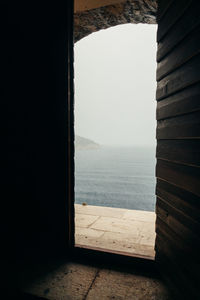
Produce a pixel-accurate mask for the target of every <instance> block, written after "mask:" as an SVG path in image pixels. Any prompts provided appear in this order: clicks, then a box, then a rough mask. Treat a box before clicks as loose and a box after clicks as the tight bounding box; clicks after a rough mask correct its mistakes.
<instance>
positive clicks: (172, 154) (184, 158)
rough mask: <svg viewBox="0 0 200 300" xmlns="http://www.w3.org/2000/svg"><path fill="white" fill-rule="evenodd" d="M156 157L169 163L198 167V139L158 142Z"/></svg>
mask: <svg viewBox="0 0 200 300" xmlns="http://www.w3.org/2000/svg"><path fill="white" fill-rule="evenodd" d="M156 157H157V158H158V159H164V160H167V161H171V162H178V163H182V164H186V165H193V166H199V167H200V139H197V140H158V142H157V149H156Z"/></svg>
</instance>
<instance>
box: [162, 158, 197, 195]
mask: <svg viewBox="0 0 200 300" xmlns="http://www.w3.org/2000/svg"><path fill="white" fill-rule="evenodd" d="M156 176H157V177H158V178H160V179H162V180H165V181H167V182H169V183H172V184H174V185H175V186H177V187H180V188H182V189H184V190H186V191H188V192H191V193H193V194H195V195H197V196H200V184H199V178H200V168H197V167H191V166H184V165H179V164H176V163H171V162H168V161H164V160H160V159H158V160H157V165H156Z"/></svg>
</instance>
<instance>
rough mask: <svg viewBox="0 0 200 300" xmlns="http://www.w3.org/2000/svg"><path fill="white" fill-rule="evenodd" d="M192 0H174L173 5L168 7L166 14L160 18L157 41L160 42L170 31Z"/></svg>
mask: <svg viewBox="0 0 200 300" xmlns="http://www.w3.org/2000/svg"><path fill="white" fill-rule="evenodd" d="M192 2H193V1H192V0H182V1H181V2H180V1H174V3H173V5H170V6H169V7H168V9H167V12H166V13H165V15H164V16H163V17H162V19H160V20H159V28H158V33H157V42H159V41H160V40H161V39H162V38H163V36H164V35H165V34H166V33H167V32H168V31H169V29H170V28H171V27H172V26H173V25H174V23H175V22H176V21H177V20H178V19H179V18H180V17H181V16H182V14H183V13H184V12H185V10H186V9H188V7H189V6H190V4H191V3H192ZM165 9H166V6H165ZM169 16H170V17H169Z"/></svg>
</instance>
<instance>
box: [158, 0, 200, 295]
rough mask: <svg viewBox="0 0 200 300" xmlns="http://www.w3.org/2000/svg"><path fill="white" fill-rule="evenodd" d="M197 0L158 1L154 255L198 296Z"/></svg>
mask: <svg viewBox="0 0 200 300" xmlns="http://www.w3.org/2000/svg"><path fill="white" fill-rule="evenodd" d="M199 14H200V3H199V1H189V0H174V1H164V0H159V1H158V34H157V41H158V51H157V61H158V65H157V94H156V98H157V154H156V155H157V167H156V176H157V187H156V195H157V204H156V213H157V220H156V233H157V237H156V261H157V263H158V265H159V267H160V270H161V272H162V274H163V275H164V277H165V278H166V280H167V281H168V283H169V284H170V286H171V287H172V288H173V289H175V291H176V293H177V297H178V295H182V299H183V298H184V297H185V298H186V299H200V292H199V287H200V285H199V284H200V279H199V278H200V276H199V269H200V264H199V261H200V17H199Z"/></svg>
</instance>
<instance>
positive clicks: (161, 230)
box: [156, 217, 199, 261]
mask: <svg viewBox="0 0 200 300" xmlns="http://www.w3.org/2000/svg"><path fill="white" fill-rule="evenodd" d="M156 234H157V235H159V236H161V237H162V236H163V237H164V238H165V239H166V240H167V241H168V242H170V243H171V244H173V245H174V247H175V248H177V250H178V252H180V251H181V252H182V253H183V256H185V257H187V255H193V258H194V259H195V260H197V261H199V249H198V248H197V247H196V248H194V245H193V244H190V243H188V242H187V240H184V239H182V237H181V236H180V235H177V234H176V232H174V230H172V229H171V228H170V227H169V226H168V225H167V224H166V223H165V222H163V220H162V219H161V218H160V217H157V220H156ZM156 246H157V245H156Z"/></svg>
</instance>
